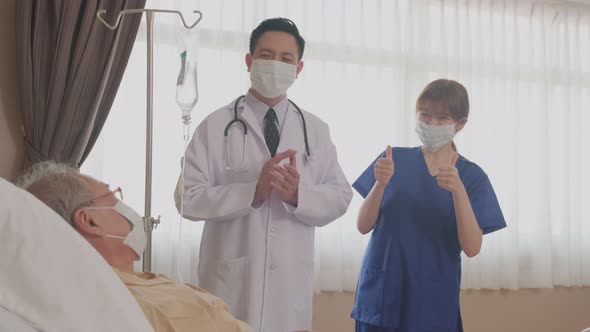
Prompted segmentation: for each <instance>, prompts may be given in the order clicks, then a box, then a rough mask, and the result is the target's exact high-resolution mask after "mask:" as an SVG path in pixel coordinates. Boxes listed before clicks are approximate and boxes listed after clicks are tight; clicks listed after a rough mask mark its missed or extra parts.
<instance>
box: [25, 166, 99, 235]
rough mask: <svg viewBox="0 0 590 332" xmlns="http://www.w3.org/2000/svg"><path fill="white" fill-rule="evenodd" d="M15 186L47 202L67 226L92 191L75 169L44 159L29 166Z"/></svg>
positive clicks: (90, 196) (71, 223)
mask: <svg viewBox="0 0 590 332" xmlns="http://www.w3.org/2000/svg"><path fill="white" fill-rule="evenodd" d="M17 185H18V186H19V187H21V188H23V189H25V190H27V191H29V192H30V193H32V194H33V195H34V196H35V197H37V198H38V199H39V200H41V201H42V202H43V203H45V204H47V205H48V206H49V207H50V208H51V209H52V210H53V211H55V212H57V214H59V215H60V216H61V217H62V218H64V219H65V220H66V221H67V222H68V223H69V224H70V225H73V220H72V215H73V214H74V211H75V209H76V208H78V207H79V206H80V205H82V204H83V203H85V202H88V201H90V200H91V199H92V192H91V191H90V189H89V188H88V183H87V182H86V181H85V180H84V178H83V177H82V175H81V174H80V171H79V170H78V168H76V167H73V166H71V165H68V164H64V163H56V162H54V161H44V162H40V163H37V164H34V165H32V166H30V167H29V168H28V169H27V170H26V171H25V172H24V173H23V174H22V175H21V177H20V179H19V180H18V182H17Z"/></svg>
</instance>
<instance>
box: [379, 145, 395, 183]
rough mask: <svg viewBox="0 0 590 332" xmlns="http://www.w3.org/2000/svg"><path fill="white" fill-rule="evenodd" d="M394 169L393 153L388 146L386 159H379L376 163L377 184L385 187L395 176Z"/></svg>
mask: <svg viewBox="0 0 590 332" xmlns="http://www.w3.org/2000/svg"><path fill="white" fill-rule="evenodd" d="M394 169H395V167H394V164H393V151H392V150H391V146H389V145H388V146H387V149H386V150H385V158H379V159H377V162H376V163H375V180H376V181H377V184H379V185H380V186H383V187H385V186H386V185H387V184H388V183H389V180H390V179H391V177H392V176H393V172H394Z"/></svg>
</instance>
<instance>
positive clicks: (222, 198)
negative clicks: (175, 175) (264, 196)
mask: <svg viewBox="0 0 590 332" xmlns="http://www.w3.org/2000/svg"><path fill="white" fill-rule="evenodd" d="M255 190H256V183H235V184H229V185H221V186H215V187H209V186H194V187H192V188H188V190H187V192H186V193H185V201H184V211H183V214H184V217H185V218H187V219H190V220H195V221H198V220H207V221H223V220H232V219H236V218H240V217H244V216H246V215H248V214H250V213H252V211H255V208H253V207H252V206H251V205H252V198H253V197H254V191H255Z"/></svg>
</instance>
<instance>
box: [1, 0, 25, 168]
mask: <svg viewBox="0 0 590 332" xmlns="http://www.w3.org/2000/svg"><path fill="white" fill-rule="evenodd" d="M16 1H18V0H2V1H0V177H3V178H5V179H8V180H14V179H15V178H16V176H17V174H18V171H19V169H20V168H21V166H22V161H23V155H24V140H23V135H22V131H21V126H22V118H21V115H20V111H19V100H18V87H17V73H16V31H15V17H14V6H15V3H16Z"/></svg>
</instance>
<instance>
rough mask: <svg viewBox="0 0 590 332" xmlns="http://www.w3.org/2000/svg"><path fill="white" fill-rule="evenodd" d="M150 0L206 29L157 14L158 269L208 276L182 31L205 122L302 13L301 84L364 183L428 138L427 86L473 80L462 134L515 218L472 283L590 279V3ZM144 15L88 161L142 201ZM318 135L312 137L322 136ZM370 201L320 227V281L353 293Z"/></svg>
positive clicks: (467, 151) (473, 264) (470, 263)
mask: <svg viewBox="0 0 590 332" xmlns="http://www.w3.org/2000/svg"><path fill="white" fill-rule="evenodd" d="M146 7H147V8H150V7H151V8H167V9H177V10H181V11H183V12H184V13H185V14H186V16H187V17H188V19H187V20H188V21H191V20H192V16H191V14H190V13H191V12H190V11H191V10H192V9H199V10H201V11H202V12H203V13H204V18H203V21H202V22H201V24H200V25H199V26H198V27H197V28H196V29H195V30H194V31H192V32H191V33H186V32H185V31H184V28H181V22H180V21H179V19H178V17H176V16H174V15H156V21H155V58H154V61H155V66H154V75H155V78H154V110H155V114H154V117H155V118H154V133H155V136H154V152H153V155H154V177H153V191H154V192H153V205H152V211H153V214H154V215H161V218H162V223H161V224H160V226H159V227H158V228H157V229H156V230H155V231H154V232H153V238H154V243H153V270H154V271H155V272H159V273H165V274H167V275H169V276H171V277H174V278H177V279H178V273H177V262H178V260H179V263H180V264H179V265H180V271H179V272H180V274H181V275H182V277H183V279H184V280H185V281H190V282H196V266H197V264H198V252H199V243H200V237H201V231H202V226H203V224H202V223H193V222H189V221H184V222H183V223H182V232H181V233H179V225H180V220H179V216H178V213H177V212H176V209H175V207H174V203H173V191H174V188H175V185H176V181H177V178H178V175H179V171H180V158H181V156H182V152H183V149H184V146H183V134H182V126H181V121H180V111H179V109H178V107H177V106H176V104H175V88H176V86H175V84H176V77H177V74H178V69H179V53H180V51H181V50H180V49H178V47H177V40H178V36H181V35H188V36H190V38H193V39H194V40H196V41H197V42H198V45H199V51H198V52H199V53H198V72H199V77H198V80H199V94H200V99H199V102H198V104H197V106H196V108H195V110H194V111H193V115H192V118H193V129H194V127H195V126H196V124H198V123H199V122H200V121H201V120H202V119H203V118H204V117H205V116H206V115H208V114H209V113H211V112H212V111H214V110H216V109H217V108H219V107H221V106H224V105H226V104H228V103H229V102H231V101H232V100H233V99H234V98H236V97H237V96H238V95H240V94H244V93H245V92H246V91H247V89H248V87H249V76H248V73H247V71H246V65H245V64H244V55H245V54H246V52H247V50H248V38H249V34H250V32H251V31H252V29H254V28H255V27H256V25H257V24H258V23H259V22H260V21H261V20H263V19H265V18H268V17H276V16H282V17H288V18H291V19H292V20H293V21H294V22H295V23H296V24H297V25H298V26H299V28H300V31H301V33H302V35H303V36H304V38H306V40H307V47H306V50H305V55H304V58H303V60H304V61H305V68H304V70H303V72H302V74H301V75H300V78H299V79H298V80H297V82H296V83H295V85H294V86H293V88H292V89H291V90H290V91H289V96H290V98H292V99H293V100H294V101H296V102H297V103H298V104H299V105H300V106H301V107H303V108H305V109H307V110H309V111H311V112H313V113H315V114H317V115H318V116H319V117H321V118H322V119H324V120H325V121H327V122H328V123H329V124H330V128H331V134H332V138H333V140H334V142H335V144H336V146H337V149H338V153H339V159H340V163H341V165H342V167H343V169H344V171H345V173H346V175H347V177H348V179H349V181H350V182H351V183H352V182H353V181H354V180H355V179H356V177H357V176H358V175H359V174H360V173H361V172H362V171H363V170H364V169H365V168H366V167H367V165H368V164H369V163H370V162H371V161H372V160H373V159H374V158H375V157H376V155H377V154H378V153H380V152H381V151H383V150H384V148H385V147H386V145H387V144H391V145H393V146H417V145H418V144H419V141H418V139H417V137H416V135H415V133H414V121H415V115H414V113H415V100H416V98H417V96H418V94H419V92H420V91H421V89H422V88H423V87H424V86H425V85H426V84H427V83H428V82H430V81H431V80H433V79H436V78H441V77H443V78H450V79H455V80H458V81H459V82H461V83H463V84H464V85H465V86H466V87H467V89H468V91H469V95H470V101H471V113H470V117H469V122H468V124H467V126H466V128H465V129H464V130H463V131H462V132H461V133H460V134H459V136H458V138H457V140H456V143H457V145H458V148H459V151H460V152H461V153H462V154H463V155H464V156H466V157H467V158H468V159H470V160H473V161H475V162H476V163H478V164H479V165H480V166H482V167H483V168H484V170H485V171H486V172H487V173H488V175H489V176H490V178H491V180H492V184H493V185H494V187H495V190H496V193H497V195H498V198H499V201H500V204H501V206H502V209H503V212H504V215H505V217H506V221H507V224H508V228H506V229H504V230H502V231H499V232H497V233H493V234H491V235H489V236H485V238H484V244H483V249H482V251H481V253H480V255H478V256H477V257H475V258H473V259H468V258H466V257H465V258H464V259H463V287H464V288H509V289H516V288H524V287H553V286H556V285H563V286H580V285H590V207H589V206H590V189H589V188H590V172H589V171H588V170H590V147H589V144H590V131H589V130H588V125H589V124H590V108H589V106H588V105H590V7H588V6H587V5H583V4H576V3H574V2H572V1H569V2H567V1H563V2H561V1H546V2H543V1H536V2H531V1H522V0H519V1H516V0H504V1H495V0H494V1H490V0H488V1H483V0H482V1H477V0H470V1H467V0H460V1H458V0H445V1H441V0H431V1H429V0H420V1H417V0H412V1H409V0H405V1H394V0H323V1H320V0H305V1H303V0H302V1H289V0H202V1H169V0H168V1H148V3H147V5H146ZM145 51H146V35H145V25H142V27H140V34H139V36H138V39H137V41H136V45H135V48H134V50H133V53H132V55H131V58H130V61H129V65H128V67H127V71H126V74H125V77H124V79H123V82H122V84H121V87H120V90H119V93H118V95H117V99H116V101H115V103H114V105H113V110H112V111H111V114H110V117H109V119H108V121H107V123H106V125H105V128H104V130H103V132H102V135H101V138H100V141H99V142H98V144H97V145H96V147H95V148H94V150H93V152H92V154H91V156H90V158H89V160H88V161H87V163H86V164H85V165H84V168H83V171H85V172H87V173H90V174H91V175H94V176H95V177H97V178H100V179H104V180H106V181H108V182H109V183H112V184H115V185H118V186H121V187H122V188H124V192H125V199H126V201H127V202H128V203H129V204H130V205H132V206H134V207H135V208H136V209H137V210H138V211H143V199H144V158H145V79H146V75H145V66H146V56H145ZM312 149H313V147H312ZM360 203H361V199H360V197H359V196H358V195H355V197H354V199H353V201H352V203H351V205H350V208H349V210H348V212H347V214H346V215H345V216H343V217H342V218H340V219H339V220H337V221H335V222H334V223H332V224H330V225H328V226H326V227H323V228H319V229H317V230H316V234H317V237H316V247H315V249H316V250H315V262H316V276H315V277H316V290H331V291H341V290H347V291H353V290H354V289H355V286H356V281H357V276H358V272H359V269H360V264H361V261H362V257H363V254H364V250H365V247H366V244H367V242H368V239H369V236H361V235H360V234H359V233H358V232H357V231H356V227H355V222H356V215H357V213H358V209H359V205H360Z"/></svg>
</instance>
